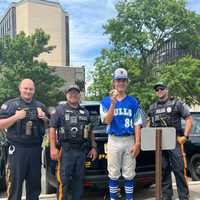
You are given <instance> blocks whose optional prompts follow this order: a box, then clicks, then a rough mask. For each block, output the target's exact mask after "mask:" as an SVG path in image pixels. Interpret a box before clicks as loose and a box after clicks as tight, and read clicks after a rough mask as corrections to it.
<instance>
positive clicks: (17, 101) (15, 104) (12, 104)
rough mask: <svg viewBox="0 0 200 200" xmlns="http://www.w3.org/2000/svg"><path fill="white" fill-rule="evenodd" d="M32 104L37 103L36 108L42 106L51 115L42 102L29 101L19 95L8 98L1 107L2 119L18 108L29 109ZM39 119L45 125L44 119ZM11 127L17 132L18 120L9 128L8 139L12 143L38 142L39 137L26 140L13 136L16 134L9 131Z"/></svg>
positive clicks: (0, 116) (0, 117)
mask: <svg viewBox="0 0 200 200" xmlns="http://www.w3.org/2000/svg"><path fill="white" fill-rule="evenodd" d="M32 105H35V109H36V108H38V107H39V108H41V109H42V110H43V112H45V114H46V116H49V114H48V110H47V108H46V107H45V106H44V104H42V103H41V102H39V101H36V100H32V101H31V102H29V103H27V102H25V101H24V100H23V99H21V98H20V97H17V98H14V99H11V100H8V101H7V102H5V103H4V104H2V106H1V109H0V119H5V118H9V117H11V116H13V115H14V114H15V113H16V110H22V109H27V108H29V107H30V106H32ZM22 120H24V119H22ZM22 120H18V121H22ZM38 120H39V121H40V122H41V124H42V126H44V122H43V120H41V119H38ZM10 129H12V130H13V132H16V133H17V122H16V123H15V124H13V125H12V126H11V127H9V128H8V133H7V139H8V140H9V141H10V142H11V143H20V144H21V143H35V142H37V143H38V141H36V140H37V139H36V140H34V138H30V140H26V141H25V140H23V139H21V138H20V137H17V136H16V137H13V136H14V135H12V134H10V133H9V130H10ZM19 131H20V130H19ZM42 134H44V133H41V139H40V143H41V140H42V136H43V135H42ZM24 139H25V138H24Z"/></svg>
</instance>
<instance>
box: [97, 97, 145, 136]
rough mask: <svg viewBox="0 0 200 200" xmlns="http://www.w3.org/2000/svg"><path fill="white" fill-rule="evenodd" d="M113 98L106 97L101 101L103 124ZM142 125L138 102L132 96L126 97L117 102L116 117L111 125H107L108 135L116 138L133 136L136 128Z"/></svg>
mask: <svg viewBox="0 0 200 200" xmlns="http://www.w3.org/2000/svg"><path fill="white" fill-rule="evenodd" d="M110 104H111V98H110V97H109V96H108V97H105V98H103V99H102V101H101V105H100V115H101V120H102V122H103V121H104V116H105V113H106V112H108V110H109V108H110ZM135 125H142V115H141V109H140V105H139V103H138V101H137V100H136V99H135V98H134V97H131V96H126V97H125V98H124V99H122V100H121V101H118V100H117V101H116V104H115V109H114V116H113V119H112V122H111V124H109V125H107V133H108V134H111V135H112V134H113V135H116V136H123V135H133V134H134V126H135Z"/></svg>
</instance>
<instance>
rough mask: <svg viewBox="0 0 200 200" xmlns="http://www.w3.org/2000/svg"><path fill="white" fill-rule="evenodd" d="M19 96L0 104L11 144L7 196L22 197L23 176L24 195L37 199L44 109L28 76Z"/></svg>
mask: <svg viewBox="0 0 200 200" xmlns="http://www.w3.org/2000/svg"><path fill="white" fill-rule="evenodd" d="M19 92H20V97H17V98H15V99H11V100H9V101H7V102H5V103H4V104H3V105H2V106H1V110H0V129H7V139H8V142H9V144H10V146H9V152H8V163H7V178H8V185H7V192H8V199H9V200H21V196H22V185H23V181H24V180H26V199H28V200H38V199H39V194H40V192H41V143H42V139H43V135H44V133H45V125H47V120H48V119H47V116H48V113H47V109H46V107H45V106H44V105H43V104H42V103H41V102H39V101H36V100H35V99H33V96H34V93H35V86H34V83H33V81H32V80H31V79H24V80H22V81H21V83H20V85H19Z"/></svg>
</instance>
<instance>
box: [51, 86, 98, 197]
mask: <svg viewBox="0 0 200 200" xmlns="http://www.w3.org/2000/svg"><path fill="white" fill-rule="evenodd" d="M65 92H66V98H67V103H66V104H64V105H59V106H57V107H56V110H55V111H54V112H53V113H52V115H51V119H50V129H49V136H50V154H51V158H52V159H53V160H58V171H57V179H58V199H59V200H61V199H62V200H67V199H68V197H67V196H68V189H69V184H70V181H71V184H70V185H71V188H72V200H81V199H83V178H84V161H85V158H86V152H87V150H88V148H87V147H89V143H90V147H91V149H90V151H89V154H88V156H89V157H91V159H92V160H94V159H96V157H97V152H96V143H95V141H94V135H93V133H92V131H91V124H90V120H89V113H88V111H87V110H86V109H84V108H83V107H81V106H80V105H79V102H80V97H81V95H80V88H79V87H78V86H77V85H70V86H69V87H68V88H67V89H66V91H65ZM56 130H57V133H58V135H57V136H58V140H59V143H60V146H61V149H60V152H59V151H58V149H57V148H56Z"/></svg>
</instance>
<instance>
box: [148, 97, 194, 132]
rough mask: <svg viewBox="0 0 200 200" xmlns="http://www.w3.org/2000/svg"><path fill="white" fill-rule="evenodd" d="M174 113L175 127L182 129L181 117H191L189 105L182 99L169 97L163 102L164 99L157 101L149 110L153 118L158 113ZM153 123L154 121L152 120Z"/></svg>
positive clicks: (149, 114)
mask: <svg viewBox="0 0 200 200" xmlns="http://www.w3.org/2000/svg"><path fill="white" fill-rule="evenodd" d="M159 113H160V114H162V113H163V114H170V113H171V114H172V115H173V116H172V117H173V118H174V121H175V122H174V123H175V124H176V125H174V127H175V128H176V129H177V130H182V128H181V118H183V119H185V118H187V117H189V116H190V115H191V114H190V111H189V107H188V106H187V105H186V104H185V103H184V102H182V101H181V100H177V99H174V98H172V97H171V98H169V99H167V100H166V101H164V102H162V101H157V102H155V103H154V104H152V105H151V106H150V108H149V110H148V112H147V115H148V117H149V118H150V119H151V120H153V119H152V118H153V117H154V116H155V115H156V114H159ZM151 124H152V121H151Z"/></svg>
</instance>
